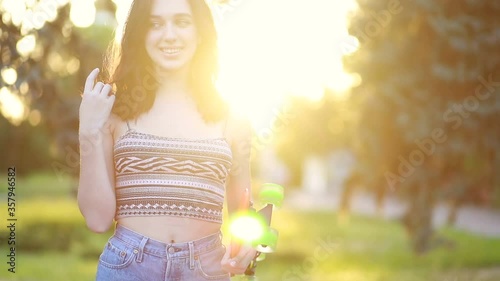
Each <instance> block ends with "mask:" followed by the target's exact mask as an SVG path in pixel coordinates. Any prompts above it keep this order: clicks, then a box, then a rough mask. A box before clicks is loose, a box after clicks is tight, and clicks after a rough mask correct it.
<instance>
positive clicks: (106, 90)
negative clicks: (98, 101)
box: [100, 84, 113, 97]
mask: <svg viewBox="0 0 500 281" xmlns="http://www.w3.org/2000/svg"><path fill="white" fill-rule="evenodd" d="M112 89H113V87H111V85H109V84H105V85H104V86H103V87H102V90H101V92H100V94H101V95H103V96H105V97H108V96H109V93H110V92H111V90H112Z"/></svg>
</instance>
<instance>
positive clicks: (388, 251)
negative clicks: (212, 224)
mask: <svg viewBox="0 0 500 281" xmlns="http://www.w3.org/2000/svg"><path fill="white" fill-rule="evenodd" d="M54 181H57V180H55V179H50V178H46V177H44V176H38V178H37V180H29V179H27V180H25V181H19V184H18V190H19V191H20V192H19V196H18V201H19V204H18V206H17V208H18V209H17V213H18V216H17V217H18V222H19V223H18V228H17V229H16V231H17V237H18V241H17V242H18V244H19V247H20V248H21V249H20V250H18V252H17V260H16V262H17V264H16V271H17V272H16V273H15V274H11V273H9V272H8V271H7V264H6V261H7V258H6V257H5V255H4V253H6V252H7V248H6V246H7V242H6V241H5V239H4V237H5V235H6V232H5V231H6V230H5V229H3V228H2V229H0V234H1V237H2V238H1V240H0V241H1V244H0V251H1V253H2V255H1V256H2V259H1V263H0V264H1V266H0V280H24V281H28V280H29V281H55V280H64V281H66V280H68V281H90V280H94V276H95V269H96V265H97V259H98V255H99V254H100V251H101V249H102V247H103V246H104V244H105V242H106V240H107V239H108V238H109V236H110V235H111V232H109V233H106V234H94V233H91V232H90V231H88V230H87V229H86V227H85V224H84V222H83V218H82V217H81V215H80V213H79V211H78V207H77V205H76V201H75V199H74V198H73V197H72V196H71V195H70V192H69V190H70V189H71V185H73V184H74V182H72V181H71V180H68V181H67V182H59V183H56V182H54ZM40 183H43V184H40ZM21 184H22V185H21ZM46 184H48V185H49V186H50V188H49V191H50V197H48V196H45V195H44V193H43V192H42V190H43V189H44V188H45V185H46ZM54 186H59V189H57V188H55V187H54ZM21 189H23V191H21ZM30 190H36V191H33V192H30ZM4 197H5V196H4V194H0V199H1V200H2V201H3V202H5V198H4ZM49 199H50V200H49ZM4 218H5V215H4V214H2V220H3V221H4V222H5V219H4ZM273 227H275V228H277V229H278V230H279V231H280V238H279V241H278V251H277V252H276V253H274V254H271V255H268V256H267V258H266V260H265V261H263V262H262V263H261V264H259V266H258V268H257V275H258V277H259V280H264V281H268V280H269V281H275V280H287V281H296V280H311V281H328V280H332V281H396V280H397V281H402V280H403V281H424V280H425V281H462V280H463V281H494V280H500V239H487V238H484V237H478V236H475V235H471V234H467V233H464V232H460V231H456V230H453V229H441V230H440V234H441V235H443V236H445V237H447V238H449V239H452V240H453V241H455V243H456V247H455V248H454V249H453V250H445V249H439V250H435V251H432V252H431V253H430V254H428V255H424V256H420V257H415V256H413V254H412V253H411V251H410V248H409V244H408V241H407V237H406V234H405V232H404V229H403V228H402V226H401V225H400V224H399V223H397V222H389V221H383V220H378V219H371V218H370V219H368V218H364V217H358V216H354V217H352V218H351V219H350V221H349V223H347V224H343V225H339V224H338V223H337V219H336V214H335V213H326V212H317V213H300V212H296V211H293V210H289V209H282V210H279V212H277V213H276V216H275V218H273ZM68 236H69V237H73V238H69V237H68ZM226 237H227V236H226ZM28 240H30V241H33V240H36V241H39V242H37V243H38V244H41V245H38V246H40V247H37V244H36V243H35V244H34V243H33V242H28ZM28 246H29V247H28ZM235 280H236V278H235Z"/></svg>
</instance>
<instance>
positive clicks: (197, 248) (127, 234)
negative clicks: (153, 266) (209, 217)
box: [113, 224, 222, 260]
mask: <svg viewBox="0 0 500 281" xmlns="http://www.w3.org/2000/svg"><path fill="white" fill-rule="evenodd" d="M113 237H116V238H117V239H119V240H121V241H123V242H124V243H126V244H128V245H130V246H131V247H133V248H135V249H137V251H138V253H139V256H138V259H139V260H140V259H142V253H148V254H152V255H156V256H160V257H168V258H180V257H190V258H193V256H196V255H199V254H202V253H204V252H208V251H210V250H212V249H214V248H216V247H220V245H221V244H222V233H221V232H220V231H219V232H217V233H214V234H211V235H208V236H206V237H203V238H200V239H197V240H193V241H189V242H177V243H164V242H161V241H158V240H154V239H152V238H149V237H147V236H144V235H142V234H140V233H137V232H135V231H133V230H131V229H129V228H127V227H125V226H122V225H120V224H117V225H116V228H115V232H114V235H113Z"/></svg>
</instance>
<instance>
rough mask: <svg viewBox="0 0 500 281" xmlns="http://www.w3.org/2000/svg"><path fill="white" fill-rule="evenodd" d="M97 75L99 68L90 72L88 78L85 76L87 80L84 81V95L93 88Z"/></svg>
mask: <svg viewBox="0 0 500 281" xmlns="http://www.w3.org/2000/svg"><path fill="white" fill-rule="evenodd" d="M98 74H99V68H96V69H94V70H92V72H90V74H89V76H87V80H86V81H85V88H84V93H90V92H91V91H92V89H93V88H94V81H95V79H96V78H97V75H98Z"/></svg>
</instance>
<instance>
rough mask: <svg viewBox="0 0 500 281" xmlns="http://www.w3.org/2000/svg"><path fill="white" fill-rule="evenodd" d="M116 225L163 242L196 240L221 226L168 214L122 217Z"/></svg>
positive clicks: (216, 230) (218, 229)
mask: <svg viewBox="0 0 500 281" xmlns="http://www.w3.org/2000/svg"><path fill="white" fill-rule="evenodd" d="M117 225H121V226H123V227H126V228H128V229H130V230H132V231H134V232H136V233H139V234H142V235H144V236H148V237H150V238H152V239H155V240H158V241H160V242H164V243H169V242H171V241H175V242H185V241H191V240H197V239H199V238H201V237H204V236H208V235H210V234H213V233H217V232H220V228H221V224H219V223H214V222H207V221H202V220H195V219H189V218H179V217H168V216H145V217H124V218H120V219H118V220H117Z"/></svg>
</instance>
